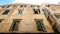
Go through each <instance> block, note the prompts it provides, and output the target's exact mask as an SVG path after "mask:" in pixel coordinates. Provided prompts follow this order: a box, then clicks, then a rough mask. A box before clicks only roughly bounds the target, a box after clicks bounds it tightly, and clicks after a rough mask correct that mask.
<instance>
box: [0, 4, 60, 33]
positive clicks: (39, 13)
mask: <svg viewBox="0 0 60 34" xmlns="http://www.w3.org/2000/svg"><path fill="white" fill-rule="evenodd" d="M49 6H50V5H49ZM54 6H55V5H54ZM52 7H53V6H52V5H51V8H50V7H48V5H47V4H46V5H45V4H42V5H33V4H22V3H21V4H20V3H16V4H9V5H2V6H0V32H17V33H54V29H55V28H57V27H58V28H57V29H59V31H60V27H59V19H57V18H56V16H55V15H54V14H55V13H53V12H54V11H53V10H52ZM57 8H58V7H57ZM46 9H47V10H46ZM58 9H59V8H58ZM58 13H59V12H58ZM58 15H59V14H58Z"/></svg>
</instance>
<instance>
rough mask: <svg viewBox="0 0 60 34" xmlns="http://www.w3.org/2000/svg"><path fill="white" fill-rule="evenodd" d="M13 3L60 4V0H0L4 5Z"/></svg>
mask: <svg viewBox="0 0 60 34" xmlns="http://www.w3.org/2000/svg"><path fill="white" fill-rule="evenodd" d="M12 3H26V4H37V5H40V4H42V3H49V4H60V0H0V4H2V5H4V4H12Z"/></svg>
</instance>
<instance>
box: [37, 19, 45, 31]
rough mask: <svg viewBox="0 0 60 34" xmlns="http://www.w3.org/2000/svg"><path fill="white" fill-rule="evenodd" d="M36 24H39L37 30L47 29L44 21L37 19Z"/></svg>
mask: <svg viewBox="0 0 60 34" xmlns="http://www.w3.org/2000/svg"><path fill="white" fill-rule="evenodd" d="M36 25H37V30H38V31H46V29H45V27H44V24H43V21H42V20H41V21H36Z"/></svg>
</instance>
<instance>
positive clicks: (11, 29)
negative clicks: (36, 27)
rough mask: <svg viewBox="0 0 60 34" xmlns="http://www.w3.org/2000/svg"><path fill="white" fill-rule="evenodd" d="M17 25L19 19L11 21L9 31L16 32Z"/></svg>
mask: <svg viewBox="0 0 60 34" xmlns="http://www.w3.org/2000/svg"><path fill="white" fill-rule="evenodd" d="M19 23H20V20H19V19H16V20H13V23H12V25H11V28H10V31H18V27H19Z"/></svg>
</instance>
